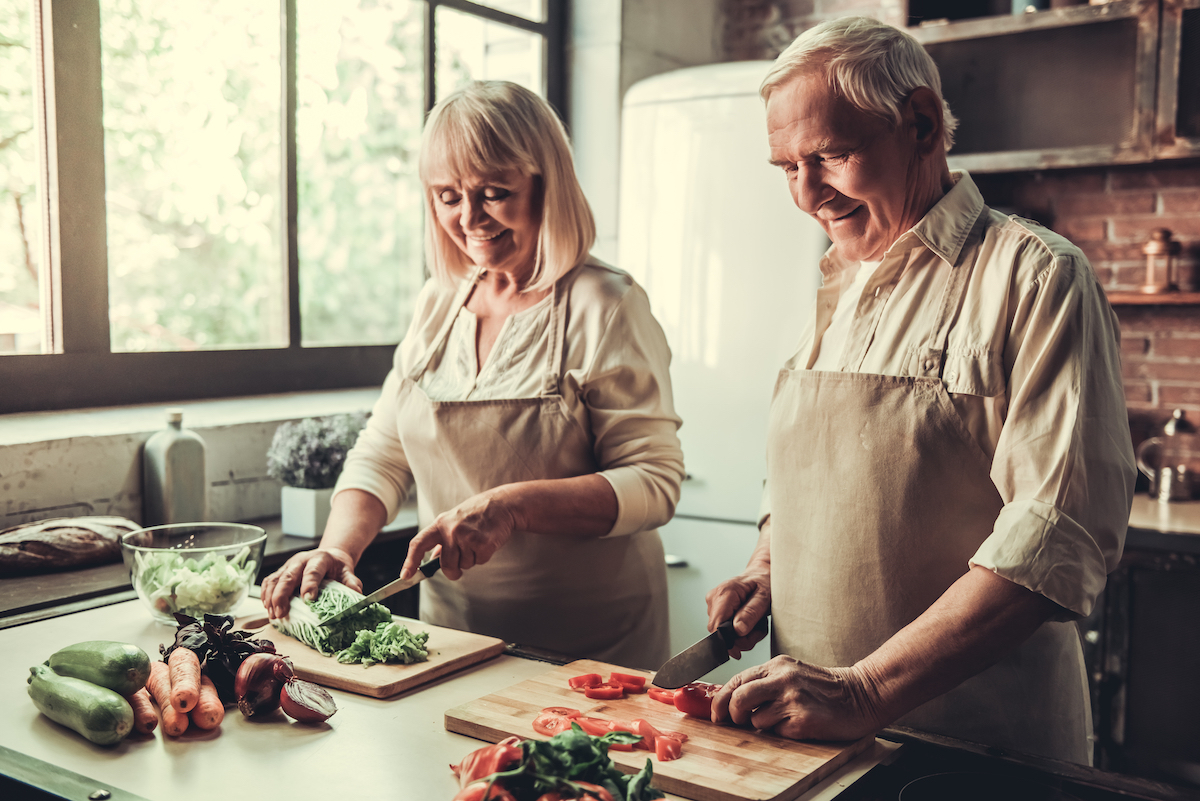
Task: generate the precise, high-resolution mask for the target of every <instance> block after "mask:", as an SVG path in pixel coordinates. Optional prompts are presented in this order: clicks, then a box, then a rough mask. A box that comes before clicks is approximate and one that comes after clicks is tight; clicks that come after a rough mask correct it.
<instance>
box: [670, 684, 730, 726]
mask: <svg viewBox="0 0 1200 801" xmlns="http://www.w3.org/2000/svg"><path fill="white" fill-rule="evenodd" d="M719 689H721V685H719V684H709V683H707V682H703V681H696V682H692V683H691V684H685V685H684V686H682V687H680V688H679V690H678V691H677V692H676V694H675V708H676V709H678V710H679V711H680V712H682V713H683V714H685V715H692V716H694V717H698V718H705V719H708V718H711V717H712V697H713V696H714V695H715V694H716V692H717V690H719Z"/></svg>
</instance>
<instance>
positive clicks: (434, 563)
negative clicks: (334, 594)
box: [317, 556, 442, 626]
mask: <svg viewBox="0 0 1200 801" xmlns="http://www.w3.org/2000/svg"><path fill="white" fill-rule="evenodd" d="M441 566H442V560H441V558H439V557H436V556H435V557H434V558H432V559H430V560H429V561H428V562H426V563H425V564H423V565H421V566H420V567H418V568H417V572H416V573H413V575H412V577H411V578H406V579H396V580H395V581H392V582H389V583H387V584H384V585H383V586H382V587H380V588H379V589H377V590H375V592H373V593H371V594H370V595H368V596H366V597H365V598H363V599H362V600H361V601H355V602H354V604H353V605H352V606H347V607H346V608H345V609H343V610H342V611H340V612H336V613H334V614H332V615H330V616H329V617H327V618H325V619H324V620H322V621H321V622H320V623H318V624H317V625H320V626H328V625H329V624H330V623H336V622H337V621H339V620H341V619H342V618H344V617H346V616H347V615H353V614H354V613H355V612H359V611H362V610H363V609H366V608H367V607H368V606H370V605H371V604H375V603H379V602H380V601H382V600H383V599H384V598H388V597H390V596H392V595H395V594H396V593H398V592H401V591H402V590H407V589H408V588H409V587H415V586H417V585H418V584H420V583H421V582H422V581H424V580H425V579H427V578H429V577H430V576H432V575H433V574H434V573H436V572H437V571H438V568H440V567H441Z"/></svg>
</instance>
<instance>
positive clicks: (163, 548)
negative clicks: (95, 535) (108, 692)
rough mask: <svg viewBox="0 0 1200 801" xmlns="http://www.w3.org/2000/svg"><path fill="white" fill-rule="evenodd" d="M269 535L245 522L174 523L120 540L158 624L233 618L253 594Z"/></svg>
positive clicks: (142, 596)
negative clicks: (179, 617) (186, 618)
mask: <svg viewBox="0 0 1200 801" xmlns="http://www.w3.org/2000/svg"><path fill="white" fill-rule="evenodd" d="M266 542H267V533H266V531H264V530H263V529H261V528H259V527H258V526H251V525H247V524H244V523H172V524H169V525H165V526H151V527H149V528H142V529H138V530H137V531H131V532H129V533H128V534H125V535H124V536H122V537H121V554H122V556H123V557H124V559H125V565H126V566H127V567H128V568H129V579H130V582H131V583H132V584H133V588H134V590H135V591H136V592H137V596H138V598H140V599H141V600H142V603H143V604H145V605H146V608H147V609H148V610H150V614H151V615H153V616H154V618H155V619H156V620H159V621H162V622H163V623H168V624H170V625H172V626H174V625H176V620H175V613H176V612H182V613H183V614H185V615H188V616H189V617H194V618H197V619H203V618H204V615H205V614H206V613H207V614H213V615H225V614H233V612H234V610H235V609H236V608H237V606H238V605H239V604H240V603H241V602H242V601H243V600H245V598H246V596H247V595H249V594H250V587H251V586H252V585H253V584H254V580H255V578H256V577H257V576H258V569H259V566H260V565H261V564H262V558H263V548H264V546H265V545H266Z"/></svg>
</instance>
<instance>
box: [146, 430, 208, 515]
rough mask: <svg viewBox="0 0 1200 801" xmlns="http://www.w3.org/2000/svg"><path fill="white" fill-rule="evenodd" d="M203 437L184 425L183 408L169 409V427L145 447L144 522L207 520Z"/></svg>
mask: <svg viewBox="0 0 1200 801" xmlns="http://www.w3.org/2000/svg"><path fill="white" fill-rule="evenodd" d="M204 455H205V454H204V440H203V439H201V438H200V435H199V434H197V433H196V432H194V431H189V430H188V429H186V428H184V427H183V410H182V409H176V408H172V409H167V427H166V428H164V429H163V430H161V431H159V432H157V433H156V434H154V435H153V436H151V437H150V439H148V440H146V445H145V446H144V448H143V449H142V512H143V514H142V518H143V520H142V525H144V526H157V525H162V524H165V523H198V522H202V521H206V520H208V481H207V479H206V478H205V475H204Z"/></svg>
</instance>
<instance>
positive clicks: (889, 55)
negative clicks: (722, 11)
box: [758, 17, 958, 152]
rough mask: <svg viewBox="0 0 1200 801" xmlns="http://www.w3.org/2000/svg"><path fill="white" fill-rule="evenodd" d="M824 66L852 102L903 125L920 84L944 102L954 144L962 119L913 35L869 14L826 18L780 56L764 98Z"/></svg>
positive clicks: (945, 140)
mask: <svg viewBox="0 0 1200 801" xmlns="http://www.w3.org/2000/svg"><path fill="white" fill-rule="evenodd" d="M821 70H823V71H824V72H825V75H826V77H827V78H828V79H829V85H830V87H831V88H832V89H833V90H834V91H835V92H837V93H838V94H839V95H841V96H842V97H844V98H846V99H847V100H848V101H850V103H851V105H853V106H854V107H855V108H857V109H859V110H860V111H864V112H866V113H868V114H875V115H877V116H879V117H882V118H883V119H885V120H888V121H890V122H891V123H892V125H899V124H900V106H901V104H902V103H903V102H904V101H905V99H906V98H907V97H908V96H909V95H910V94H911V93H912V91H913V90H914V89H916V88H918V87H921V86H925V87H928V88H929V89H931V90H933V93H934V94H936V95H937V97H938V100H940V101H941V103H942V131H943V134H942V144H943V145H944V147H945V149H946V151H947V152H949V150H950V148H951V147H952V146H953V145H954V131H955V129H956V128H958V120H957V119H956V118H955V116H954V115H953V114H951V113H950V107H949V106H947V105H946V100H945V98H943V97H942V79H941V76H940V75H939V74H938V68H937V64H935V63H934V62H933V59H932V58H931V57H930V55H929V53H927V52H926V51H925V48H924V47H921V43H920V42H918V41H917V40H916V39H914V38H913V37H912V35H911V34H909V33H907V32H905V31H902V30H900V29H899V28H895V27H892V26H891V25H888V24H887V23H884V22H880V21H879V20H875V19H871V18H870V17H842V18H840V19H834V20H829V21H827V22H822V23H821V24H820V25H817V26H816V27H813V28H809V29H808V30H806V31H805V32H804V33H802V34H800V35H799V36H798V37H796V41H794V42H792V43H791V44H790V45H788V47H787V49H786V50H784V51H783V52H782V53H780V54H779V57H778V58H777V59H775V64H774V65H773V66H772V67H771V71H770V72H768V73H767V77H766V78H764V79H763V82H762V85H761V86H760V87H759V89H758V93H759V95H760V96H761V97H762V99H763V102H766V101H767V100H769V99H770V97H771V93H772V92H773V91H774V90H775V89H778V88H779V87H780V86H781V85H783V84H784V83H787V82H788V81H790V80H791V79H792V78H794V77H796V76H798V75H801V74H811V73H813V72H819V71H821Z"/></svg>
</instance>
